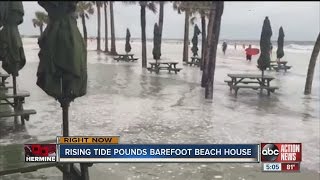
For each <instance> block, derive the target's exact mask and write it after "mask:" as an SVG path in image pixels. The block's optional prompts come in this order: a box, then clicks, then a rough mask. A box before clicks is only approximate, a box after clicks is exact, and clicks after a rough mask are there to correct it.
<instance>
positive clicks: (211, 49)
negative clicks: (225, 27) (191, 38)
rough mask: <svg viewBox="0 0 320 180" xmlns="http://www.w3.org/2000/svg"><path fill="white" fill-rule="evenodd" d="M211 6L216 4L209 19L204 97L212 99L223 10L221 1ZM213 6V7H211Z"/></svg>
mask: <svg viewBox="0 0 320 180" xmlns="http://www.w3.org/2000/svg"><path fill="white" fill-rule="evenodd" d="M212 6H217V8H216V10H215V12H214V13H212V15H213V16H211V17H210V20H213V23H212V25H211V26H212V27H210V29H212V31H211V32H208V34H209V33H211V34H210V38H209V37H208V42H209V43H208V48H207V50H208V52H207V57H208V63H207V64H208V66H207V67H206V69H207V71H208V74H207V75H208V81H207V83H206V85H207V86H206V88H205V98H206V99H212V98H213V82H214V72H215V68H216V56H217V46H218V41H219V34H220V25H221V16H222V12H223V6H224V4H223V1H217V2H216V3H214V4H213V5H212ZM212 8H214V7H212Z"/></svg>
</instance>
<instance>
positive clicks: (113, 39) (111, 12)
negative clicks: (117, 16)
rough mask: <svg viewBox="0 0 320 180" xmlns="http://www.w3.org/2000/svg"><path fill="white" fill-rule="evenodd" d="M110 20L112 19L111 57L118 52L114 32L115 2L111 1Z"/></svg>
mask: <svg viewBox="0 0 320 180" xmlns="http://www.w3.org/2000/svg"><path fill="white" fill-rule="evenodd" d="M110 18H111V52H110V54H111V55H117V51H116V36H115V31H114V14H113V1H110Z"/></svg>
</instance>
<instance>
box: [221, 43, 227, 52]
mask: <svg viewBox="0 0 320 180" xmlns="http://www.w3.org/2000/svg"><path fill="white" fill-rule="evenodd" d="M227 46H228V45H227V43H226V42H223V44H222V51H223V55H226V50H227Z"/></svg>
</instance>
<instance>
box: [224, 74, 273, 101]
mask: <svg viewBox="0 0 320 180" xmlns="http://www.w3.org/2000/svg"><path fill="white" fill-rule="evenodd" d="M228 76H229V77H230V78H231V80H225V82H226V83H228V85H229V87H230V91H232V89H234V90H235V96H237V93H238V90H239V89H240V88H250V89H254V90H258V89H260V90H261V91H262V90H263V89H266V90H267V92H268V96H269V95H270V92H274V91H275V89H278V87H276V86H270V81H272V80H273V79H275V78H274V77H272V76H269V75H264V76H263V77H262V74H228ZM247 84H257V85H247Z"/></svg>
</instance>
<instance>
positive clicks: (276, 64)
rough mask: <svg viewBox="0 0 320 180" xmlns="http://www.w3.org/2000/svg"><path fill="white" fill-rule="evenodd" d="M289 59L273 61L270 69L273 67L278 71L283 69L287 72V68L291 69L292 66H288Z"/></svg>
mask: <svg viewBox="0 0 320 180" xmlns="http://www.w3.org/2000/svg"><path fill="white" fill-rule="evenodd" d="M287 63H288V61H271V62H270V67H269V70H271V69H272V68H273V69H274V70H276V71H279V70H281V69H283V70H284V71H285V72H287V69H290V68H291V67H292V66H287Z"/></svg>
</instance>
